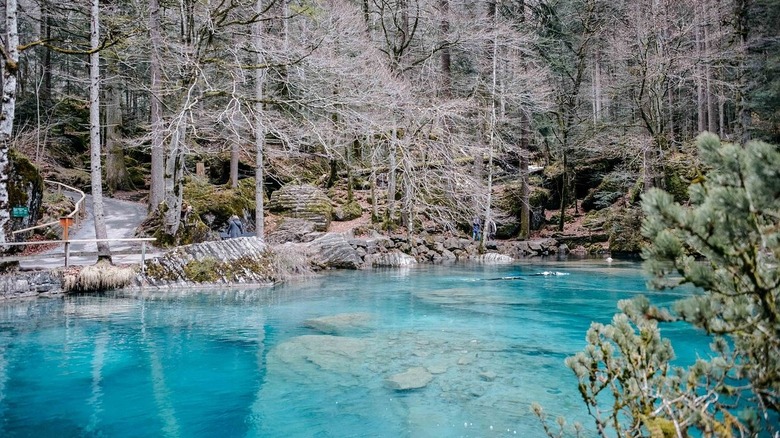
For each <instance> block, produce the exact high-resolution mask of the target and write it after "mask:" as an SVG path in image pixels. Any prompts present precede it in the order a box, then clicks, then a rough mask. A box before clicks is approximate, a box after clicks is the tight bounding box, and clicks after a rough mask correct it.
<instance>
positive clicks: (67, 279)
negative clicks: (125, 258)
mask: <svg viewBox="0 0 780 438" xmlns="http://www.w3.org/2000/svg"><path fill="white" fill-rule="evenodd" d="M134 276H135V270H134V269H133V268H132V267H124V266H116V265H112V264H111V263H110V262H108V261H105V260H101V261H99V262H97V263H96V264H94V265H90V266H84V267H83V268H81V269H80V270H75V269H74V270H68V271H66V272H64V275H63V281H62V288H63V290H65V291H66V292H99V291H106V290H111V289H119V288H122V287H125V286H127V285H128V284H130V282H131V281H132V280H133V277H134Z"/></svg>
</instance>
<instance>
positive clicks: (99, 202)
mask: <svg viewBox="0 0 780 438" xmlns="http://www.w3.org/2000/svg"><path fill="white" fill-rule="evenodd" d="M91 6H92V7H91V10H90V47H91V50H92V52H91V53H90V55H89V145H90V170H91V175H90V176H91V180H92V216H93V219H94V221H95V237H96V238H97V239H107V238H108V234H107V233H106V220H105V217H104V214H103V168H102V166H101V164H100V152H101V150H102V148H101V145H100V52H99V51H98V47H99V46H100V0H92V4H91ZM97 250H98V261H101V260H108V261H109V262H110V261H111V250H110V249H109V246H108V242H97Z"/></svg>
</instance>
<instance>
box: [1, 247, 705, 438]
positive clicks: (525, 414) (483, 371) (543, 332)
mask: <svg viewBox="0 0 780 438" xmlns="http://www.w3.org/2000/svg"><path fill="white" fill-rule="evenodd" d="M542 271H560V272H565V273H568V274H569V275H565V276H534V275H531V274H534V273H538V272H542ZM506 276H521V278H520V279H517V280H492V281H489V280H486V279H490V278H496V277H506ZM644 282H645V280H644V279H643V278H642V276H641V275H640V271H639V267H638V265H636V264H631V263H615V264H613V265H612V266H609V267H607V265H605V264H604V263H603V262H600V261H598V262H594V261H579V262H566V263H550V264H543V263H541V262H539V263H536V264H531V263H524V264H515V265H509V266H481V265H448V266H424V267H417V268H412V269H407V270H387V271H367V272H334V273H332V274H328V275H325V276H322V277H320V278H317V279H313V280H307V281H301V282H296V283H291V284H287V285H283V286H280V287H276V288H272V289H256V290H235V289H230V290H210V291H201V292H198V291H179V292H171V293H161V292H154V293H147V294H143V293H139V294H125V295H116V294H112V295H103V296H78V297H67V298H58V299H38V300H33V301H20V302H8V303H3V304H1V305H0V436H4V437H15V436H56V437H71V436H111V437H124V436H171V437H177V436H181V437H191V436H268V437H369V436H370V437H460V436H474V437H481V436H541V435H542V433H541V429H540V428H539V425H538V422H537V420H536V418H535V417H534V416H533V415H532V414H531V413H530V411H529V408H530V405H531V403H532V402H534V401H537V402H539V403H541V404H542V405H543V406H544V407H545V409H546V411H547V412H548V413H549V414H550V415H553V416H555V415H558V414H562V415H565V416H566V417H567V418H568V419H570V420H580V421H583V422H585V423H586V424H588V425H589V424H590V422H588V419H587V413H586V412H585V411H584V407H583V405H582V403H581V401H580V398H579V395H578V394H577V391H576V380H575V378H574V377H573V375H572V373H571V372H570V371H569V370H568V369H567V368H566V367H565V366H564V364H563V360H564V358H565V357H567V356H569V355H571V354H573V353H575V352H577V351H579V350H580V349H582V347H583V346H584V344H585V343H584V336H585V331H586V330H587V328H588V326H589V325H590V323H591V321H594V320H595V321H600V322H608V321H609V320H610V319H611V317H612V315H613V314H614V313H615V311H616V303H617V300H619V299H622V298H626V297H630V296H634V295H636V294H638V293H645V286H644ZM679 297H680V295H679V293H654V294H653V297H652V300H653V301H654V302H656V303H665V302H667V303H668V302H670V301H672V300H674V299H676V298H679ZM344 314H350V315H352V320H351V324H347V325H346V326H339V325H337V324H331V325H330V326H329V327H324V328H323V327H319V329H318V328H313V327H312V326H316V324H312V323H311V322H308V323H307V322H306V321H307V320H311V319H312V318H320V317H329V316H334V315H344ZM663 333H664V335H665V336H666V337H669V338H671V339H672V341H673V345H674V346H675V350H676V352H677V355H678V358H679V359H678V360H679V361H680V362H690V361H692V360H693V359H694V358H695V357H696V354H697V352H698V353H700V354H706V340H705V339H704V338H703V337H702V336H701V335H699V334H697V333H695V332H694V331H692V330H691V329H688V328H686V327H685V326H681V325H670V326H664V329H663ZM416 367H424V368H425V369H426V370H428V371H430V372H431V374H432V379H431V381H430V382H429V383H428V384H427V386H425V387H423V388H420V389H415V390H409V391H397V390H394V389H391V388H390V387H389V386H388V384H387V381H386V379H387V378H389V377H391V376H393V375H395V374H397V373H402V372H404V371H407V370H409V369H411V368H416Z"/></svg>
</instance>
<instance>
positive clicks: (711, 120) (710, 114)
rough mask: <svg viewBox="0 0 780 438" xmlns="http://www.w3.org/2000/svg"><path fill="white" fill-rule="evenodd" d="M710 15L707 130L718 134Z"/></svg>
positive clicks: (706, 29) (706, 31)
mask: <svg viewBox="0 0 780 438" xmlns="http://www.w3.org/2000/svg"><path fill="white" fill-rule="evenodd" d="M709 21H710V20H709V15H708V19H707V23H706V24H705V26H704V55H705V56H706V58H707V60H706V64H705V65H704V72H705V75H706V78H705V79H706V82H705V84H706V87H707V130H708V131H710V132H712V133H713V134H714V133H716V132H718V127H717V121H716V119H715V117H716V113H715V99H714V97H715V96H714V94H713V86H712V65H711V64H712V42H711V41H710V31H709V24H710V23H709Z"/></svg>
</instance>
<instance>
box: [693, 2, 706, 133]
mask: <svg viewBox="0 0 780 438" xmlns="http://www.w3.org/2000/svg"><path fill="white" fill-rule="evenodd" d="M697 14H698V15H700V13H699V12H698V11H697ZM699 18H701V17H699ZM696 22H697V26H696V54H697V56H696V70H695V72H696V111H697V114H698V122H699V123H698V132H702V131H705V130H706V129H707V108H706V98H705V95H704V81H703V80H702V68H701V63H702V62H703V54H702V50H701V47H702V42H701V26H700V25H699V24H698V23H700V19H699V20H696Z"/></svg>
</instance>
